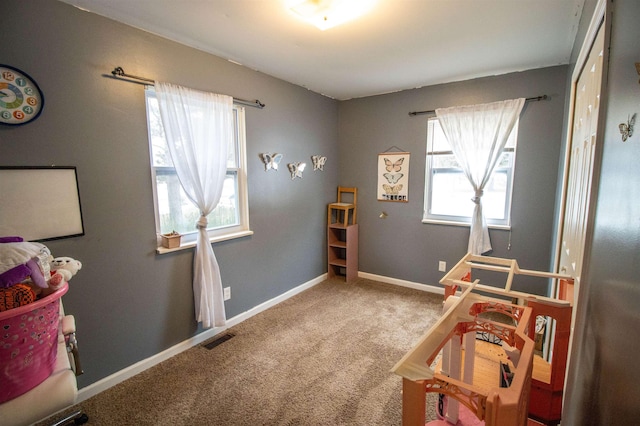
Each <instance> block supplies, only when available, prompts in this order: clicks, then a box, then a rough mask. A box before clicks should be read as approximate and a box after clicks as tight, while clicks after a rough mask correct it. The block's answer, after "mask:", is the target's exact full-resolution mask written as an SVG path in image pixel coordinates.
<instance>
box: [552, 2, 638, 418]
mask: <svg viewBox="0 0 640 426" xmlns="http://www.w3.org/2000/svg"><path fill="white" fill-rule="evenodd" d="M606 16H607V17H606V20H607V24H608V25H610V26H611V27H610V28H611V33H610V44H609V61H608V78H607V83H606V85H607V86H606V91H603V96H602V99H603V100H604V105H603V109H602V111H603V112H604V114H605V116H604V120H602V121H601V123H604V129H603V135H604V137H603V155H602V164H601V168H600V179H599V184H598V188H597V203H596V210H595V218H594V228H593V236H592V241H591V244H592V246H591V250H590V253H589V254H588V258H587V259H588V261H587V265H588V266H587V272H586V274H585V275H584V277H583V282H582V284H581V290H580V295H579V309H578V311H577V314H576V325H575V329H574V342H573V349H572V352H571V364H570V367H569V373H568V376H567V395H566V398H565V406H564V412H563V421H562V424H563V425H565V424H567V425H569V426H572V425H576V426H578V425H579V426H583V425H613V424H616V425H623V424H624V425H627V424H629V425H630V424H636V423H638V418H640V405H639V404H638V401H640V386H638V383H640V370H639V369H638V368H637V361H638V355H639V354H640V340H638V338H637V336H638V330H639V329H640V315H638V311H639V308H638V307H639V306H640V279H639V277H640V255H639V253H640V171H639V169H638V166H637V162H638V158H640V135H638V134H634V135H633V136H632V137H631V138H629V139H628V140H627V141H626V142H622V138H621V135H620V131H619V127H618V126H619V125H620V124H621V123H626V122H627V120H628V118H629V116H630V115H631V114H634V113H640V83H639V81H638V79H639V76H638V73H637V71H636V68H635V63H636V62H640V55H639V53H640V50H639V49H638V39H639V38H640V28H639V27H638V22H639V21H640V3H638V2H637V1H636V0H615V1H612V2H608V5H607V12H606ZM578 42H580V44H581V41H577V42H576V43H578Z"/></svg>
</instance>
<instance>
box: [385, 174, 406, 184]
mask: <svg viewBox="0 0 640 426" xmlns="http://www.w3.org/2000/svg"><path fill="white" fill-rule="evenodd" d="M382 176H384V178H385V179H386V180H387V182H389V183H398V181H399V180H400V179H402V176H404V175H403V174H402V173H385V174H383V175H382Z"/></svg>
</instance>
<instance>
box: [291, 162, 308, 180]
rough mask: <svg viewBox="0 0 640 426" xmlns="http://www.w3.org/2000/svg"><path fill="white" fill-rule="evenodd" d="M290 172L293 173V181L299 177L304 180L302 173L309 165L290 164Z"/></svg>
mask: <svg viewBox="0 0 640 426" xmlns="http://www.w3.org/2000/svg"><path fill="white" fill-rule="evenodd" d="M287 166H289V171H290V172H291V180H293V179H295V178H297V177H299V178H302V172H304V169H305V167H307V163H289V164H287Z"/></svg>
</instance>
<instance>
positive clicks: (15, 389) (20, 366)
mask: <svg viewBox="0 0 640 426" xmlns="http://www.w3.org/2000/svg"><path fill="white" fill-rule="evenodd" d="M68 289H69V284H68V283H65V284H64V285H63V286H62V287H61V288H60V289H58V290H56V291H55V292H53V293H51V294H50V295H48V296H46V297H43V298H42V299H40V300H37V301H35V302H34V303H30V304H28V305H24V306H20V307H19V308H14V309H9V310H7V311H4V312H0V404H1V403H3V402H6V401H9V400H11V399H13V398H15V397H17V396H20V395H22V394H23V393H25V392H28V391H29V390H31V389H33V388H34V387H36V386H38V385H39V384H40V383H42V382H43V381H44V380H45V379H46V378H47V377H49V376H50V375H51V373H52V372H53V368H54V366H55V364H56V357H57V354H58V329H59V327H60V298H61V297H62V295H64V294H65V293H66V292H67V290H68Z"/></svg>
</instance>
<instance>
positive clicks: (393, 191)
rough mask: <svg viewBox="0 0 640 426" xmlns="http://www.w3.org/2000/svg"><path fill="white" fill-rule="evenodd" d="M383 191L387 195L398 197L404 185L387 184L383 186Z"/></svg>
mask: <svg viewBox="0 0 640 426" xmlns="http://www.w3.org/2000/svg"><path fill="white" fill-rule="evenodd" d="M382 189H384V192H385V194H388V195H398V194H399V193H400V191H401V190H402V184H401V183H400V184H398V185H393V186H392V185H388V184H386V183H385V184H384V185H382Z"/></svg>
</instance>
